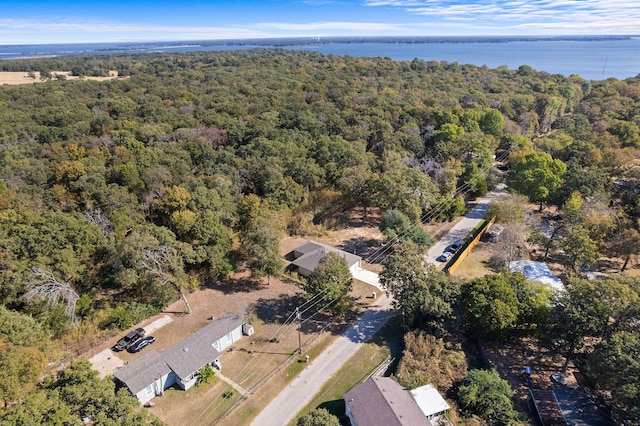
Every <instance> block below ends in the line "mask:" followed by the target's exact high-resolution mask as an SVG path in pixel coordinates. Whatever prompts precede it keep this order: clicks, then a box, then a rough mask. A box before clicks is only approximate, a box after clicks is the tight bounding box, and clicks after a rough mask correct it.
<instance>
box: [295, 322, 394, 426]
mask: <svg viewBox="0 0 640 426" xmlns="http://www.w3.org/2000/svg"><path fill="white" fill-rule="evenodd" d="M402 346H403V338H402V333H399V332H398V328H397V325H396V324H395V321H390V322H389V323H387V324H386V325H385V326H384V327H383V328H382V329H381V330H380V331H379V332H378V333H377V334H376V335H375V336H374V337H373V338H372V339H371V340H370V341H369V342H368V343H366V344H364V345H363V346H362V347H361V348H360V349H359V350H358V352H356V353H355V355H353V356H352V357H351V358H350V359H349V361H347V363H346V364H345V365H344V366H343V367H342V368H341V369H340V370H339V371H338V372H337V373H336V374H335V375H334V376H333V377H331V379H329V381H328V382H327V383H325V385H324V386H323V387H322V389H321V390H320V392H318V394H317V395H316V396H315V397H314V398H313V400H311V402H310V403H309V405H307V406H306V407H305V408H304V409H303V410H302V411H301V412H300V413H298V416H296V418H295V419H294V420H293V421H292V422H291V423H289V425H295V424H296V422H297V421H298V418H299V417H301V416H303V415H304V414H306V413H308V412H309V411H312V410H313V409H315V408H317V407H322V408H326V409H327V410H329V412H330V413H331V414H333V415H335V416H337V417H342V416H344V401H343V400H342V397H343V396H344V394H345V393H347V392H348V391H349V390H350V389H351V388H353V387H354V386H356V385H358V384H359V383H361V382H362V381H364V380H365V379H366V378H367V377H368V376H369V375H370V374H371V373H372V372H373V371H375V369H376V368H377V367H378V366H379V365H380V364H381V363H383V362H384V361H385V360H386V359H388V358H389V357H394V358H395V359H398V357H399V355H400V353H401V351H402Z"/></svg>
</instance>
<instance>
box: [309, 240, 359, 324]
mask: <svg viewBox="0 0 640 426" xmlns="http://www.w3.org/2000/svg"><path fill="white" fill-rule="evenodd" d="M352 283H353V277H352V276H351V271H349V266H348V265H347V261H346V260H345V259H344V258H342V257H340V256H339V255H338V254H336V253H333V252H329V253H327V254H325V255H324V257H323V258H322V259H321V260H320V263H318V266H317V267H316V269H315V270H314V271H313V273H312V274H311V275H310V276H309V280H308V282H307V285H306V287H305V288H306V290H307V292H308V293H309V294H311V295H314V296H315V295H322V299H324V300H326V301H328V302H330V303H331V305H330V306H329V310H330V311H331V312H332V313H333V314H335V315H343V314H344V313H345V312H347V310H348V309H349V307H350V306H351V300H350V298H349V291H350V290H351V285H352Z"/></svg>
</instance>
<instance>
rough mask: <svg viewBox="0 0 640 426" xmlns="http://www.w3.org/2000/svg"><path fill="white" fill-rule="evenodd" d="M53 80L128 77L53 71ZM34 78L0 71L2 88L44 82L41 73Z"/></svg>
mask: <svg viewBox="0 0 640 426" xmlns="http://www.w3.org/2000/svg"><path fill="white" fill-rule="evenodd" d="M51 74H52V76H53V78H55V77H56V76H58V75H62V76H64V78H65V80H93V81H106V80H116V79H122V78H128V77H118V71H109V76H108V77H78V76H73V75H71V71H53V72H52V73H51ZM32 75H33V76H31V75H29V73H28V72H13V71H0V86H2V85H4V84H6V85H9V86H16V85H19V84H34V83H42V82H43V80H41V79H40V73H39V72H37V71H36V72H34V73H33V74H32Z"/></svg>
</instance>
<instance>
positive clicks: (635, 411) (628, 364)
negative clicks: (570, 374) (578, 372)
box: [589, 331, 640, 425]
mask: <svg viewBox="0 0 640 426" xmlns="http://www.w3.org/2000/svg"><path fill="white" fill-rule="evenodd" d="M639 353H640V334H639V333H638V332H636V331H620V332H617V333H615V334H614V335H613V336H611V338H610V339H608V340H605V341H602V342H601V343H599V344H598V345H597V346H596V348H595V350H594V352H593V354H592V356H591V357H590V359H591V360H592V362H591V364H590V366H589V372H590V373H591V374H592V375H593V376H594V377H595V378H596V380H597V382H598V384H599V385H600V386H602V387H603V388H604V389H608V390H610V391H611V397H612V399H611V400H612V410H611V417H612V420H613V421H614V423H615V424H620V425H622V424H624V425H631V424H634V423H635V422H636V421H637V420H638V419H639V418H640V387H638V383H640V359H639V358H638V354H639Z"/></svg>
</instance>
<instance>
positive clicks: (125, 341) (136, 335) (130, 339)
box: [113, 328, 145, 352]
mask: <svg viewBox="0 0 640 426" xmlns="http://www.w3.org/2000/svg"><path fill="white" fill-rule="evenodd" d="M144 335H145V332H144V328H136V329H135V330H133V331H132V332H130V333H129V334H127V335H126V336H124V337H123V338H122V339H120V340H118V343H116V344H115V346H114V347H113V350H114V351H116V352H120V351H124V350H125V349H127V348H128V347H129V346H131V345H132V344H133V343H134V342H135V341H136V340H138V339H140V338H141V337H144Z"/></svg>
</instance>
